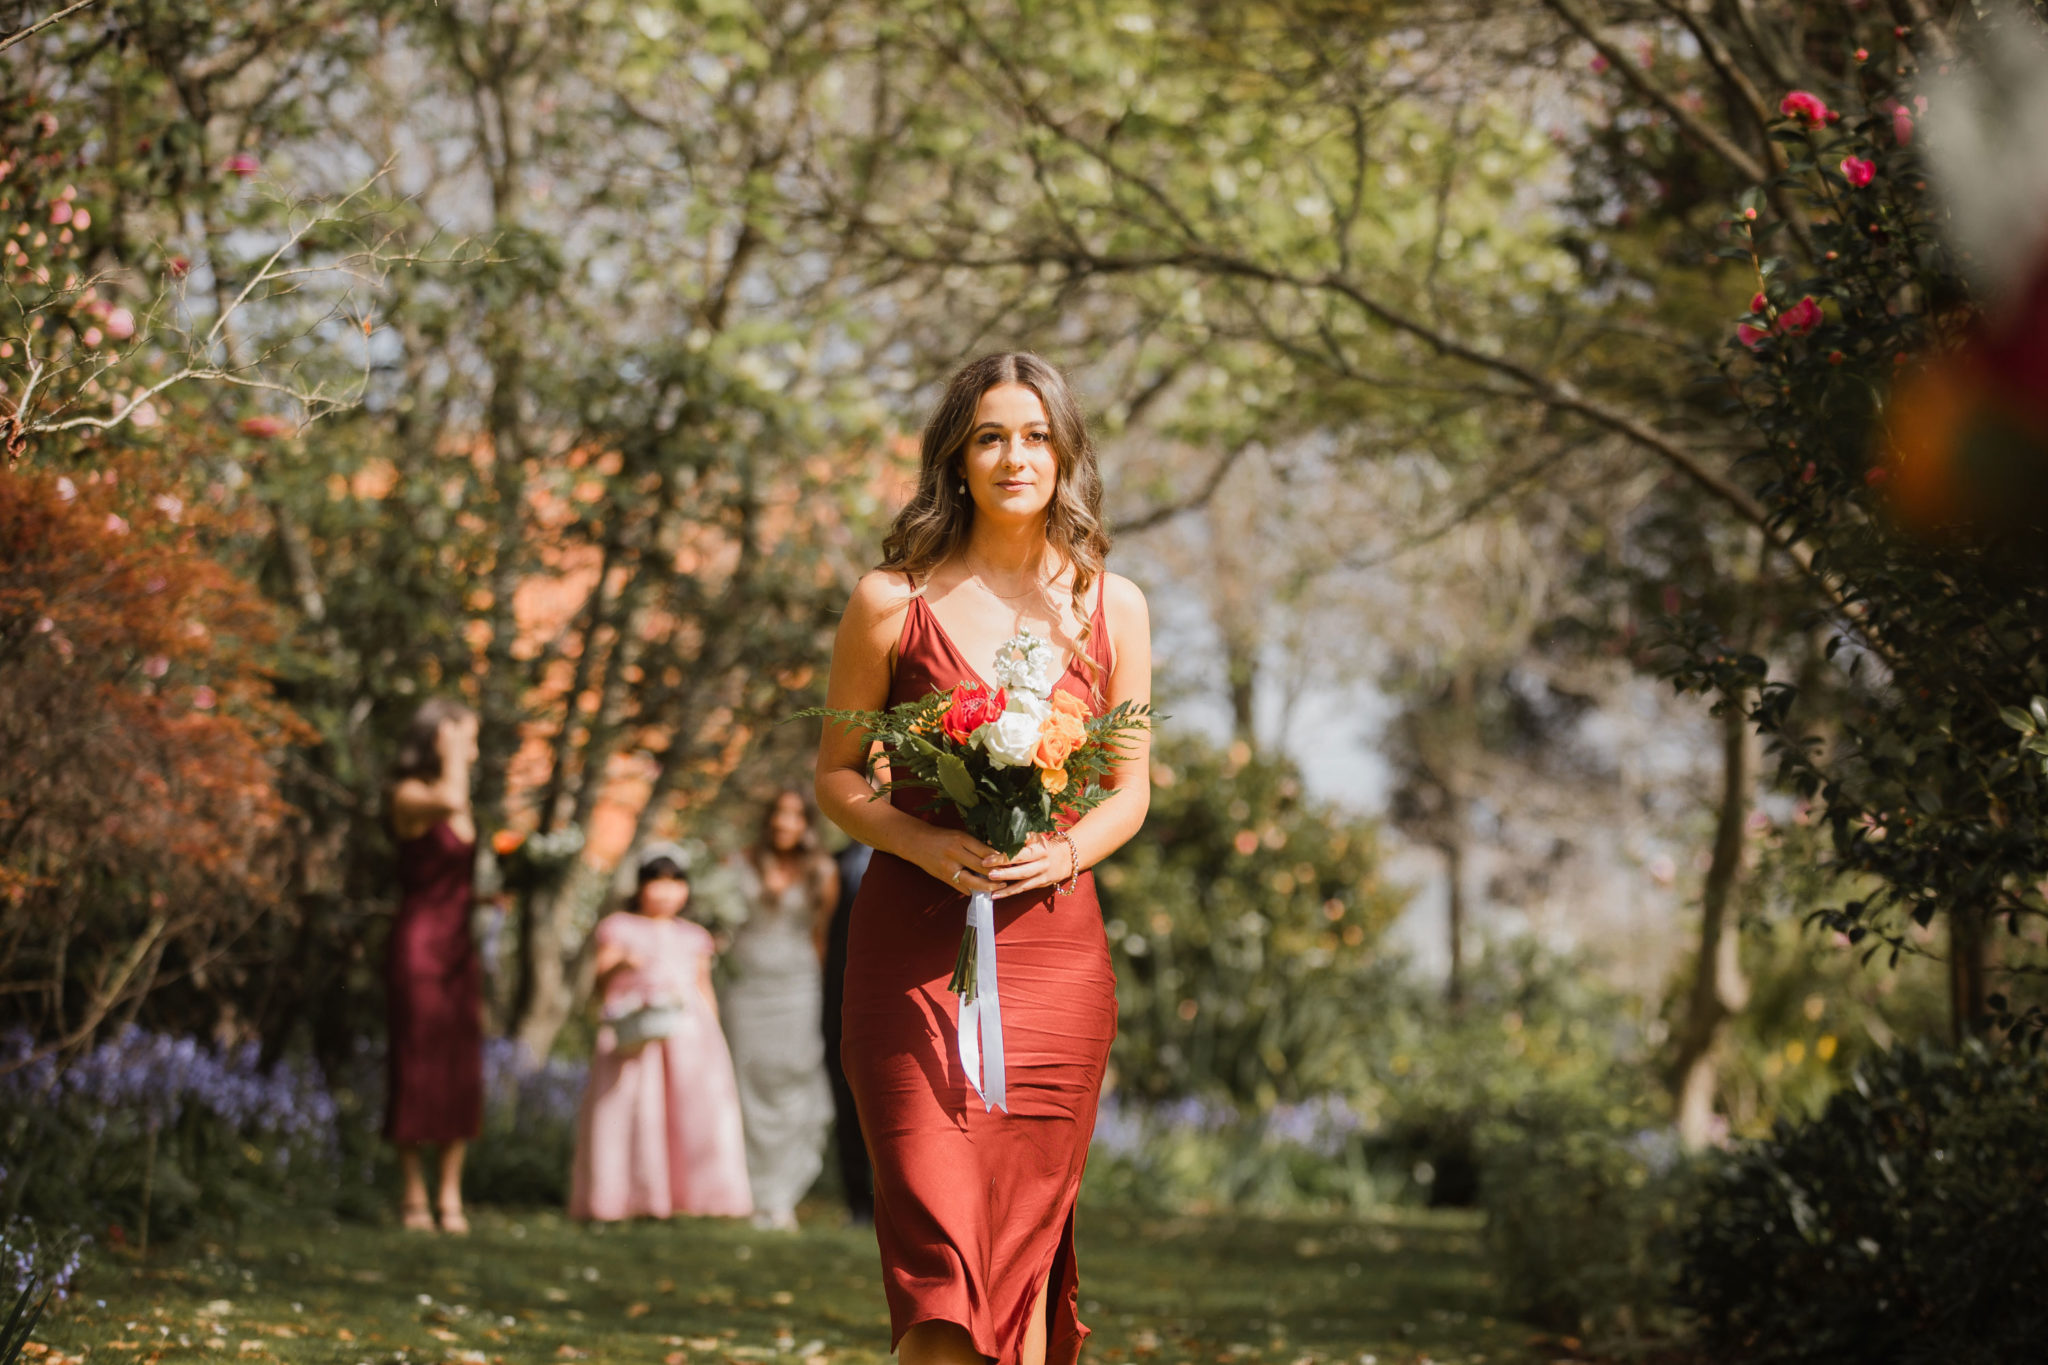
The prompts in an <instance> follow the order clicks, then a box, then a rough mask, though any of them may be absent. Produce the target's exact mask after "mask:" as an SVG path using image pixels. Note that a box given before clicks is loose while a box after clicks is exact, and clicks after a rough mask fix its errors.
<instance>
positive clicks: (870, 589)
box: [846, 569, 917, 621]
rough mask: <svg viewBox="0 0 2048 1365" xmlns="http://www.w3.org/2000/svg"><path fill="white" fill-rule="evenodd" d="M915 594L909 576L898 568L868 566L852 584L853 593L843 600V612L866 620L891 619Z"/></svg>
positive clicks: (914, 587)
mask: <svg viewBox="0 0 2048 1365" xmlns="http://www.w3.org/2000/svg"><path fill="white" fill-rule="evenodd" d="M916 595H917V588H916V586H915V585H914V584H913V583H912V582H911V579H910V575H909V574H906V573H904V572H903V571H902V570H901V569H870V570H868V571H867V572H866V573H864V574H862V575H861V576H860V581H859V582H858V583H856V584H854V585H853V596H852V597H850V598H848V599H847V603H846V614H847V615H848V616H858V617H860V618H861V619H863V620H868V621H879V620H884V619H891V618H894V617H895V616H896V615H897V613H899V612H901V611H902V610H903V609H904V607H906V606H908V605H909V603H910V599H911V598H912V597H914V596H916Z"/></svg>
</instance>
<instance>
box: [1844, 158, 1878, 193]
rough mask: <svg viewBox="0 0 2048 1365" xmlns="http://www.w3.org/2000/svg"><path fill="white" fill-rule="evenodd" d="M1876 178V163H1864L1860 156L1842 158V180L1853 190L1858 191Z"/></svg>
mask: <svg viewBox="0 0 2048 1365" xmlns="http://www.w3.org/2000/svg"><path fill="white" fill-rule="evenodd" d="M1876 178H1877V163H1876V162H1875V161H1865V160H1864V159H1863V158H1862V157H1860V156H1845V157H1843V158H1842V179H1844V180H1846V181H1848V182H1849V184H1850V185H1851V186H1853V187H1854V188H1856V189H1859V190H1860V189H1862V188H1863V187H1864V186H1865V185H1868V184H1869V183H1870V182H1871V181H1872V180H1874V179H1876Z"/></svg>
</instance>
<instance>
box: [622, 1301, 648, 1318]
mask: <svg viewBox="0 0 2048 1365" xmlns="http://www.w3.org/2000/svg"><path fill="white" fill-rule="evenodd" d="M653 1311H654V1305H653V1304H651V1303H629V1304H627V1305H626V1316H627V1317H629V1318H644V1317H646V1316H647V1315H648V1314H649V1313H652V1312H653Z"/></svg>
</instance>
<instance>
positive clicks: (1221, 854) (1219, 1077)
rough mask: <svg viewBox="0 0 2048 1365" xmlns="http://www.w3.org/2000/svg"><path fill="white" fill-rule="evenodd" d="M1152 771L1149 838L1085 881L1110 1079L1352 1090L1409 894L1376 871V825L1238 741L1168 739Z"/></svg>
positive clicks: (1193, 1087)
mask: <svg viewBox="0 0 2048 1365" xmlns="http://www.w3.org/2000/svg"><path fill="white" fill-rule="evenodd" d="M1153 765H1154V766H1153V783H1152V807H1151V813H1150V814H1149V815H1148V816H1147V817H1146V821H1145V827H1144V829H1143V831H1141V832H1140V834H1139V835H1138V837H1137V838H1136V839H1134V840H1132V842H1131V843H1130V844H1129V845H1128V846H1127V847H1126V848H1125V849H1124V850H1123V851H1122V852H1121V853H1120V854H1119V855H1118V856H1117V858H1116V859H1115V860H1114V861H1113V862H1111V863H1109V864H1107V865H1105V866H1104V867H1103V868H1102V869H1101V871H1100V872H1098V873H1097V876H1096V886H1097V891H1098V894H1099V895H1100V897H1101V899H1102V908H1103V915H1104V917H1105V918H1106V920H1107V921H1108V930H1109V940H1110V947H1111V951H1112V953H1113V955H1114V958H1115V963H1116V972H1117V1003H1118V1009H1119V1018H1120V1024H1119V1028H1118V1033H1117V1041H1116V1048H1115V1051H1114V1052H1113V1053H1112V1060H1113V1064H1114V1066H1115V1068H1116V1073H1117V1077H1118V1081H1117V1083H1118V1085H1119V1087H1121V1088H1122V1089H1123V1090H1124V1091H1125V1092H1126V1093H1128V1094H1130V1095H1132V1096H1134V1097H1137V1098H1140V1099H1144V1100H1160V1099H1166V1098H1171V1097H1177V1096H1184V1095H1208V1096H1215V1097H1219V1098H1227V1099H1229V1100H1231V1101H1233V1102H1234V1103H1236V1104H1238V1105H1240V1106H1245V1107H1250V1108H1255V1109H1263V1108H1265V1107H1266V1106H1268V1105H1270V1104H1272V1103H1273V1102H1274V1100H1275V1099H1295V1100H1299V1099H1305V1098H1308V1097H1311V1096H1315V1095H1319V1094H1322V1093H1325V1092H1331V1091H1335V1092H1340V1093H1341V1092H1344V1091H1346V1090H1348V1089H1349V1088H1350V1087H1351V1086H1352V1085H1353V1084H1355V1083H1356V1082H1357V1081H1358V1080H1360V1079H1361V1072H1360V1066H1359V1049H1358V1039H1359V1037H1360V1036H1362V1034H1363V1033H1364V1031H1365V1023H1366V1021H1367V1020H1368V1019H1369V1018H1371V1017H1372V1010H1373V1003H1374V1001H1373V983H1375V982H1376V981H1377V980H1378V978H1379V974H1378V973H1377V972H1376V970H1375V966H1374V963H1375V957H1374V953H1375V949H1376V945H1377V943H1378V940H1379V938H1380V935H1381V933H1382V932H1383V931H1384V930H1385V928H1386V927H1387V925H1388V924H1389V923H1391V922H1392V920H1393V918H1394V916H1395V915H1396V914H1398V913H1399V911H1400V909H1401V906H1402V904H1403V901H1404V899H1405V897H1404V896H1403V895H1402V894H1401V893H1400V892H1399V891H1398V890H1397V889H1395V888H1392V887H1389V886H1388V885H1387V884H1386V883H1385V882H1384V881H1383V880H1382V877H1381V872H1380V850H1379V842H1378V832H1377V829H1376V828H1375V826H1374V825H1373V824H1372V822H1370V821H1367V820H1362V819H1359V818H1357V817H1355V816H1352V815H1349V814H1346V813H1345V812H1343V811H1341V810H1339V809H1337V808H1335V807H1333V806H1329V805H1326V804H1323V803H1320V802H1317V801H1314V800H1312V799H1310V798H1309V797H1308V796H1306V795H1305V794H1304V792H1303V790H1302V783H1301V776H1300V773H1299V772H1298V771H1296V769H1295V767H1294V765H1293V763H1291V762H1290V761H1289V760H1287V759H1285V758H1282V757H1278V756H1275V755H1270V754H1254V753H1252V752H1251V751H1250V750H1249V749H1248V748H1247V747H1245V746H1243V745H1234V746H1232V747H1231V748H1230V749H1229V750H1218V749H1216V748H1215V747H1214V746H1212V745H1211V744H1209V743H1208V742H1207V741H1204V740H1202V739H1199V738H1196V737H1192V736H1185V735H1183V736H1176V737H1173V738H1170V739H1163V740H1162V742H1161V745H1160V747H1159V748H1157V749H1155V750H1154V752H1153Z"/></svg>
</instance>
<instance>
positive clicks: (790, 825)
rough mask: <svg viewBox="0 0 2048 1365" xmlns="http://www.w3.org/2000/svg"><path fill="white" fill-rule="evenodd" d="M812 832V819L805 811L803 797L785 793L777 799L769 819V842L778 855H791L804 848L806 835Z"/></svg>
mask: <svg viewBox="0 0 2048 1365" xmlns="http://www.w3.org/2000/svg"><path fill="white" fill-rule="evenodd" d="M810 830H811V817H810V813H809V812H808V811H806V810H805V809H804V803H803V798H802V797H800V796H798V795H797V794H796V793H795V792H784V793H783V794H782V795H780V796H778V797H776V798H775V810H774V812H773V813H772V814H771V815H769V817H768V841H769V844H770V846H771V847H773V848H774V850H775V851H776V852H777V853H791V852H794V851H795V850H797V849H799V848H802V847H803V843H804V835H806V834H808V833H810Z"/></svg>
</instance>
